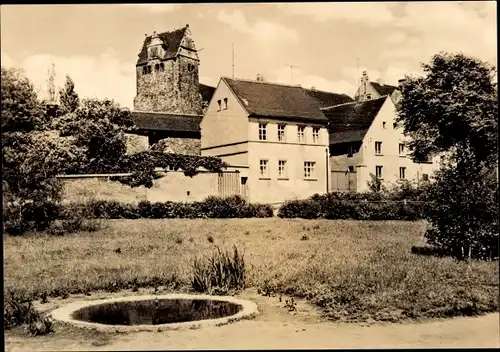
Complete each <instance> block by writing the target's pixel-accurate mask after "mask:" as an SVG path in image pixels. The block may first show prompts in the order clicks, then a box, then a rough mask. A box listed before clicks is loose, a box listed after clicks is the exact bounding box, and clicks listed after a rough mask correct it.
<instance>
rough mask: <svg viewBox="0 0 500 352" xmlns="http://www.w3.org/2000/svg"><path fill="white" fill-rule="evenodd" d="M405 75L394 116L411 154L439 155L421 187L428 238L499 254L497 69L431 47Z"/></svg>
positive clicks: (458, 252)
mask: <svg viewBox="0 0 500 352" xmlns="http://www.w3.org/2000/svg"><path fill="white" fill-rule="evenodd" d="M423 68H424V72H425V76H424V77H420V78H410V79H408V82H407V83H406V84H405V86H404V88H403V91H402V100H401V102H400V103H399V104H398V107H397V109H398V122H401V123H402V125H403V127H404V132H405V133H406V134H407V135H408V136H409V137H410V139H411V141H410V144H409V148H410V150H412V153H413V155H414V156H415V158H416V159H417V160H420V161H422V160H424V159H426V158H427V157H429V156H433V155H436V154H439V153H444V154H445V155H446V159H445V160H444V163H443V165H442V167H441V170H440V171H439V172H438V173H437V175H436V177H435V178H436V182H435V184H433V185H432V186H430V192H429V194H428V199H429V201H431V202H432V211H430V212H428V214H427V215H426V219H427V220H428V221H429V229H428V231H427V233H426V238H427V239H428V241H429V242H430V243H431V244H433V245H435V246H437V247H438V248H440V249H442V250H444V251H448V252H452V253H454V256H455V257H456V258H464V257H466V258H473V257H475V258H491V257H495V256H497V255H498V243H497V242H498V219H497V217H498V201H497V200H495V194H497V192H498V178H496V177H495V176H496V174H497V173H498V171H497V170H498V154H497V152H498V147H497V140H498V102H497V88H496V84H495V83H493V80H494V76H495V73H496V69H495V68H494V67H493V66H491V65H489V64H487V63H484V62H481V61H479V60H477V59H474V58H470V57H466V56H464V55H463V54H454V55H452V54H438V55H435V56H434V57H433V58H432V60H431V62H430V63H429V64H424V65H423Z"/></svg>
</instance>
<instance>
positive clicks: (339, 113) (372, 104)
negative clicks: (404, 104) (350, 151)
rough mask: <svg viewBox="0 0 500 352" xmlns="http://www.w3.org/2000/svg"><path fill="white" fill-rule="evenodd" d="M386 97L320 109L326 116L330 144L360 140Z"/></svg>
mask: <svg viewBox="0 0 500 352" xmlns="http://www.w3.org/2000/svg"><path fill="white" fill-rule="evenodd" d="M386 100H387V97H385V96H384V97H382V98H378V99H373V100H367V101H363V102H353V103H347V104H342V105H338V106H334V107H332V108H327V109H322V111H323V114H325V116H326V117H327V118H328V120H329V123H328V132H329V135H330V144H338V143H347V142H359V141H362V140H363V138H364V136H365V134H366V132H367V131H368V129H369V128H370V126H371V124H372V122H373V120H374V119H375V117H376V116H377V114H378V113H379V111H380V109H381V108H382V105H384V103H385V101H386Z"/></svg>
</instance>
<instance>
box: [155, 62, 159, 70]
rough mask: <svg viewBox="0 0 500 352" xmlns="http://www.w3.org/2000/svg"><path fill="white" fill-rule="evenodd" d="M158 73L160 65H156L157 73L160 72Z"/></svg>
mask: <svg viewBox="0 0 500 352" xmlns="http://www.w3.org/2000/svg"><path fill="white" fill-rule="evenodd" d="M158 71H160V65H158V64H156V65H155V72H158Z"/></svg>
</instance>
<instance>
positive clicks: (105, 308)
mask: <svg viewBox="0 0 500 352" xmlns="http://www.w3.org/2000/svg"><path fill="white" fill-rule="evenodd" d="M257 313H258V310H257V305H256V304H255V303H253V302H250V301H246V300H240V299H236V298H234V297H224V296H207V295H180V294H176V295H162V296H132V297H121V298H116V299H106V300H95V301H79V302H72V303H70V304H68V305H66V306H64V307H61V308H59V309H56V310H54V311H53V312H52V313H51V315H52V317H53V318H54V319H56V320H61V321H64V322H67V323H70V324H73V325H77V326H83V327H90V328H97V329H100V330H110V329H111V330H115V331H129V330H155V331H156V330H160V331H161V330H168V329H179V328H183V327H186V328H193V327H202V326H207V325H223V324H226V323H229V322H232V321H236V320H239V319H242V318H245V317H251V316H253V315H255V314H257Z"/></svg>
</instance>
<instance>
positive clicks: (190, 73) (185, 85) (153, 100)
mask: <svg viewBox="0 0 500 352" xmlns="http://www.w3.org/2000/svg"><path fill="white" fill-rule="evenodd" d="M199 64H200V59H199V58H198V53H197V50H196V47H195V45H194V41H193V40H192V38H191V31H190V30H189V25H186V26H185V27H184V28H181V29H177V30H174V31H172V32H165V33H160V34H157V33H156V32H154V33H153V35H151V36H146V38H145V39H144V43H143V45H142V49H141V52H140V53H139V59H138V60H137V64H136V80H137V92H136V94H137V95H136V97H135V98H134V110H136V111H145V112H161V113H170V114H186V115H192V114H194V115H201V114H202V109H203V107H202V99H201V96H200V88H199V74H198V67H199Z"/></svg>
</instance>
